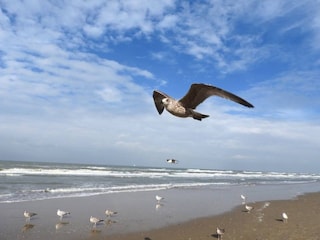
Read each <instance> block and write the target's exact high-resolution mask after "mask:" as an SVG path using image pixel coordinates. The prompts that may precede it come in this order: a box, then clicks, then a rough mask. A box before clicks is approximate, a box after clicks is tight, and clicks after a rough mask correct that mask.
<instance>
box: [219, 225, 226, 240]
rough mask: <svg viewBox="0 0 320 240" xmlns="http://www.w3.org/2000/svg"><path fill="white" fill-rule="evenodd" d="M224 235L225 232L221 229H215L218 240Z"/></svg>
mask: <svg viewBox="0 0 320 240" xmlns="http://www.w3.org/2000/svg"><path fill="white" fill-rule="evenodd" d="M224 233H225V230H224V229H223V228H218V227H217V235H218V239H222V235H223V234H224Z"/></svg>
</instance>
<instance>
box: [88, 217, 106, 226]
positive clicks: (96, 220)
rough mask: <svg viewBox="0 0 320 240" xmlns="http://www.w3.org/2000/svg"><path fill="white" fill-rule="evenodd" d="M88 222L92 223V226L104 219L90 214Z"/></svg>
mask: <svg viewBox="0 0 320 240" xmlns="http://www.w3.org/2000/svg"><path fill="white" fill-rule="evenodd" d="M90 222H91V223H93V226H97V223H100V222H104V220H103V219H100V218H96V217H92V216H91V217H90Z"/></svg>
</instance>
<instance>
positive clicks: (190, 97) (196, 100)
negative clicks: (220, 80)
mask: <svg viewBox="0 0 320 240" xmlns="http://www.w3.org/2000/svg"><path fill="white" fill-rule="evenodd" d="M214 95H216V96H219V97H222V98H226V99H229V100H231V101H234V102H237V103H239V104H242V105H244V106H246V107H249V108H253V105H252V104H251V103H249V102H247V101H246V100H244V99H242V98H240V97H238V96H236V95H235V94H233V93H230V92H228V91H225V90H223V89H221V88H217V87H215V86H211V85H206V84H200V83H194V84H192V85H191V87H190V89H189V91H188V93H187V94H186V95H185V96H184V97H183V98H182V99H180V100H179V102H180V103H181V104H182V105H183V106H184V107H186V108H192V109H195V108H196V107H197V106H198V105H199V104H200V103H202V102H203V101H204V100H206V99H207V98H208V97H211V96H214Z"/></svg>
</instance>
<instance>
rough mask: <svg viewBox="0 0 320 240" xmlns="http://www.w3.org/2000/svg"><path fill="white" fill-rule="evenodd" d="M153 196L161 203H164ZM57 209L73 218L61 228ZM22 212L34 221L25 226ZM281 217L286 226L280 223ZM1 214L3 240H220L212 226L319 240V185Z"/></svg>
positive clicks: (127, 196)
mask: <svg viewBox="0 0 320 240" xmlns="http://www.w3.org/2000/svg"><path fill="white" fill-rule="evenodd" d="M312 192H317V193H312ZM242 193H243V194H245V195H246V196H247V199H248V202H250V205H253V206H254V209H253V210H252V212H251V213H246V212H244V205H242V203H241V199H240V194H242ZM304 193H308V194H305V195H301V194H304ZM156 194H159V195H161V196H164V197H165V199H164V201H163V202H161V204H157V202H156V200H155V195H156ZM298 195H301V196H299V197H297V196H298ZM278 199H291V200H278ZM269 202H270V204H269ZM57 209H62V210H66V211H70V212H71V215H70V216H68V217H66V218H64V219H63V220H62V221H60V219H59V217H58V216H57V215H56V211H57ZM106 209H111V210H114V211H118V214H117V215H116V216H115V217H112V218H110V219H107V221H106V222H107V223H108V224H105V223H102V224H99V225H98V226H97V227H93V226H92V224H91V223H90V222H89V218H90V216H91V215H92V216H96V217H98V218H104V219H105V218H106V215H105V213H104V211H105V210H106ZM24 210H29V211H33V212H36V213H38V215H37V216H35V217H34V218H33V219H31V221H30V222H26V221H25V219H24V217H23V211H24ZM283 211H285V212H286V213H287V214H288V216H289V220H288V223H284V222H282V221H281V219H280V218H281V213H282V212H283ZM0 214H1V217H0V239H1V240H5V239H10V240H12V239H27V240H28V239H50V240H54V239H92V238H93V239H115V240H117V239H119V240H120V239H123V240H126V239H127V240H135V239H139V240H159V239H172V240H178V239H187V240H189V239H190V240H191V239H217V235H216V227H217V226H219V227H221V228H225V229H226V233H225V234H224V236H223V239H249V240H250V239H252V240H257V239H259V240H260V239H273V240H274V239H320V237H319V236H320V228H319V226H320V225H319V222H320V184H319V183H314V184H296V185H276V186H233V187H225V188H223V187H222V188H221V187H219V188H200V189H199V188H195V189H169V190H163V191H156V192H153V191H150V192H134V193H119V194H106V195H99V196H91V197H78V198H63V199H50V200H41V201H30V202H18V203H0Z"/></svg>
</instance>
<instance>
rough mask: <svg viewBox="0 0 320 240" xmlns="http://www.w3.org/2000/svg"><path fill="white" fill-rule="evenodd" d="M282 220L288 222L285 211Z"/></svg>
mask: <svg viewBox="0 0 320 240" xmlns="http://www.w3.org/2000/svg"><path fill="white" fill-rule="evenodd" d="M282 221H283V222H285V223H286V222H288V215H287V214H286V213H285V212H284V213H282Z"/></svg>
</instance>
